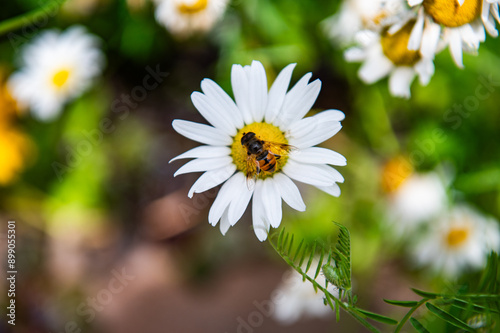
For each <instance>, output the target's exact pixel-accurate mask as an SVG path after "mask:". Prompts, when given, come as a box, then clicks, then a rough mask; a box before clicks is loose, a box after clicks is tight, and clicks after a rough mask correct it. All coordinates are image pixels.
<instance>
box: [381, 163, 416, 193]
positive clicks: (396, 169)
mask: <svg viewBox="0 0 500 333" xmlns="http://www.w3.org/2000/svg"><path fill="white" fill-rule="evenodd" d="M412 173H413V168H412V166H411V164H410V163H409V162H408V160H406V159H405V158H404V157H402V156H399V157H396V158H393V159H391V160H390V161H389V162H387V163H386V165H385V166H384V168H383V170H382V189H383V190H384V191H385V192H388V193H392V192H395V191H396V190H397V189H398V188H400V187H401V185H402V184H403V183H404V182H405V180H406V179H408V177H410V176H411V175H412Z"/></svg>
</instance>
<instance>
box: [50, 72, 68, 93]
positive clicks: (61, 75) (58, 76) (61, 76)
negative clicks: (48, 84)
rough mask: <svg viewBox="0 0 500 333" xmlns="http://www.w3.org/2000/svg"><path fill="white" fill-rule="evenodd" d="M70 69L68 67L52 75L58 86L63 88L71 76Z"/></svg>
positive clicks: (54, 82) (53, 81)
mask: <svg viewBox="0 0 500 333" xmlns="http://www.w3.org/2000/svg"><path fill="white" fill-rule="evenodd" d="M69 74H70V72H69V70H67V69H61V70H59V71H58V72H56V73H55V74H54V76H53V77H52V83H53V84H54V85H55V86H56V87H57V88H59V89H60V88H62V87H63V86H64V84H66V82H67V81H68V78H69Z"/></svg>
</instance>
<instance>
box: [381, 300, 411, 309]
mask: <svg viewBox="0 0 500 333" xmlns="http://www.w3.org/2000/svg"><path fill="white" fill-rule="evenodd" d="M384 302H386V303H388V304H391V305H396V306H402V307H405V308H412V307H414V306H416V305H417V304H418V302H417V301H396V300H390V299H384Z"/></svg>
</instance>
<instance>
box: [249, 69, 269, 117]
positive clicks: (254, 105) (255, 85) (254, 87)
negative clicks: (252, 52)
mask: <svg viewBox="0 0 500 333" xmlns="http://www.w3.org/2000/svg"><path fill="white" fill-rule="evenodd" d="M248 77H249V88H250V90H249V98H250V112H252V116H253V121H255V122H261V121H262V119H263V118H264V113H265V111H266V105H267V78H266V71H265V69H264V66H262V63H261V62H260V61H256V60H254V61H252V65H251V66H250V72H249V75H248Z"/></svg>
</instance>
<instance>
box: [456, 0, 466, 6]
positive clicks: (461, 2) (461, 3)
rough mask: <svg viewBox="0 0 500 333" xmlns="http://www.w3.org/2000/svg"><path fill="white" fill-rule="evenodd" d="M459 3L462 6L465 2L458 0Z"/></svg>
mask: <svg viewBox="0 0 500 333" xmlns="http://www.w3.org/2000/svg"><path fill="white" fill-rule="evenodd" d="M457 2H458V4H459V5H460V6H462V5H463V4H464V2H465V0H457Z"/></svg>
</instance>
